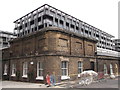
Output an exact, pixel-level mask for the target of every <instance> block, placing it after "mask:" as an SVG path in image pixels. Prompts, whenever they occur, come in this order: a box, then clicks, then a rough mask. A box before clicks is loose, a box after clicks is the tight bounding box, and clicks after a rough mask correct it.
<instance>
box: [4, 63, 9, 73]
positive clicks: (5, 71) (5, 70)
mask: <svg viewBox="0 0 120 90" xmlns="http://www.w3.org/2000/svg"><path fill="white" fill-rule="evenodd" d="M7 69H8V67H7V64H5V65H4V75H7Z"/></svg>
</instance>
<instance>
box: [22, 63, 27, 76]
mask: <svg viewBox="0 0 120 90" xmlns="http://www.w3.org/2000/svg"><path fill="white" fill-rule="evenodd" d="M27 73H28V63H27V62H24V63H23V77H27Z"/></svg>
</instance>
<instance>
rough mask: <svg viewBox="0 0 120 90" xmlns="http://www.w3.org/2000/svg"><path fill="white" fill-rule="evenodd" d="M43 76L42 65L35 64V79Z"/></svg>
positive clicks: (40, 63)
mask: <svg viewBox="0 0 120 90" xmlns="http://www.w3.org/2000/svg"><path fill="white" fill-rule="evenodd" d="M40 76H43V63H42V62H38V63H37V77H40Z"/></svg>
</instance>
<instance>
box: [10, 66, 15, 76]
mask: <svg viewBox="0 0 120 90" xmlns="http://www.w3.org/2000/svg"><path fill="white" fill-rule="evenodd" d="M15 75H16V64H12V75H11V76H15Z"/></svg>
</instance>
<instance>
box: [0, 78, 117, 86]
mask: <svg viewBox="0 0 120 90" xmlns="http://www.w3.org/2000/svg"><path fill="white" fill-rule="evenodd" d="M72 82H74V81H72ZM2 88H71V85H70V84H69V83H68V81H67V82H61V83H57V84H56V86H50V87H47V85H45V84H39V83H28V82H15V81H2ZM72 88H118V78H116V79H108V80H107V81H106V82H105V81H101V82H94V83H91V84H89V85H83V86H82V85H80V84H73V85H72Z"/></svg>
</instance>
